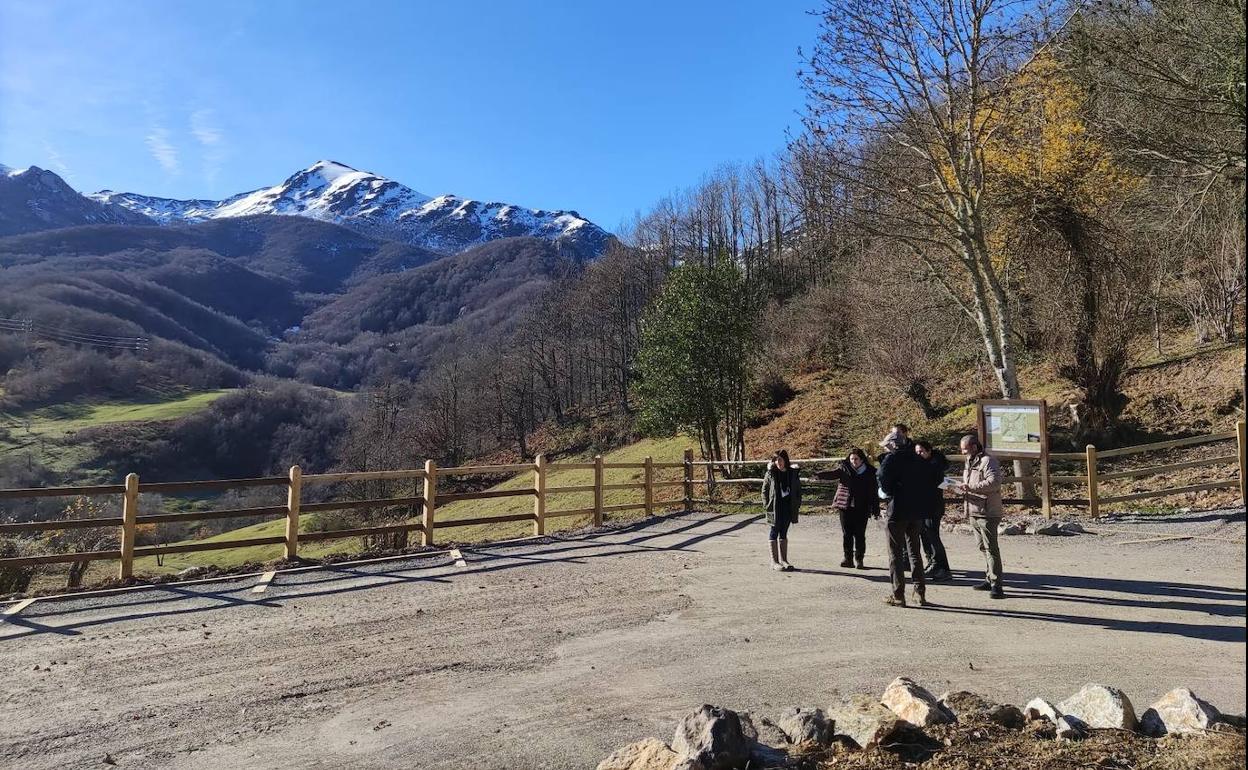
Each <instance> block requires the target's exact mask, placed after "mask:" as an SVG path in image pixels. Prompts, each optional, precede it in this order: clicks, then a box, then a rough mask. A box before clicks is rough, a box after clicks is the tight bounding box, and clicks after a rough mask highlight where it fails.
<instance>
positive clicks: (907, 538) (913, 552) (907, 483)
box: [879, 438, 930, 607]
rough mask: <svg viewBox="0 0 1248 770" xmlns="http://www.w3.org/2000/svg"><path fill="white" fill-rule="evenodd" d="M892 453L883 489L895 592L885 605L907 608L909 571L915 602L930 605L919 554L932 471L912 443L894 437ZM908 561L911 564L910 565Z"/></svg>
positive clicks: (882, 468) (883, 474)
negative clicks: (885, 498)
mask: <svg viewBox="0 0 1248 770" xmlns="http://www.w3.org/2000/svg"><path fill="white" fill-rule="evenodd" d="M887 448H888V449H889V452H888V454H886V455H885V456H884V460H883V462H881V464H880V472H879V480H880V490H881V491H882V492H883V493H884V494H885V495H887V496H888V498H889V501H888V513H887V516H886V529H887V530H888V562H889V565H888V567H889V568H888V574H889V577H890V578H891V580H892V584H893V591H892V593H891V594H890V595H889V596H888V598H887V599H885V600H884V601H885V603H887V604H889V605H891V606H893V607H905V606H906V569H907V568H909V569H910V571H911V572H910V574H911V579H912V580H913V581H914V601H915V604H917V605H918V606H920V607H924V606H926V605H927V583H926V581H925V580H924V575H923V559H922V557H921V556H920V555H919V552H920V537H921V534H922V531H923V516H924V514H925V512H926V510H927V507H928V503H929V499H930V493H929V492H928V480H929V475H930V471H929V470H928V468H927V467H926V465H925V464H924V463H923V460H922V459H921V458H920V457H919V456H918V455H917V454H915V452H914V450H913V448H912V447H911V446H910V442H909V441H908V440H906V441H903V440H901V439H899V438H894V439H892V440H890V441H888V442H887ZM907 562H908V563H907Z"/></svg>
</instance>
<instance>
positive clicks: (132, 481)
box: [120, 473, 139, 580]
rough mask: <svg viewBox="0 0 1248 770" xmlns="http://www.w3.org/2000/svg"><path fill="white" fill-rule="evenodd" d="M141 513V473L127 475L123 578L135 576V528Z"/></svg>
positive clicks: (124, 511)
mask: <svg viewBox="0 0 1248 770" xmlns="http://www.w3.org/2000/svg"><path fill="white" fill-rule="evenodd" d="M138 515H139V474H137V473H131V474H128V475H127V476H126V491H125V494H124V495H123V496H122V498H121V571H120V577H121V579H122V580H125V579H126V578H129V577H133V576H134V530H135V524H136V521H137V517H138Z"/></svg>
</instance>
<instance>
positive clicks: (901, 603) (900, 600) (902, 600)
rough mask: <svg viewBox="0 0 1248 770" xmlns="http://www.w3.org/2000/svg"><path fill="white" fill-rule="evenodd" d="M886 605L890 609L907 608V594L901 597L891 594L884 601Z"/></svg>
mask: <svg viewBox="0 0 1248 770" xmlns="http://www.w3.org/2000/svg"><path fill="white" fill-rule="evenodd" d="M884 603H885V604H887V605H888V606H889V607H905V606H906V597H905V594H902V595H901V596H900V597H897V596H894V595H893V594H889V595H888V596H887V597H886V598H885V599H884Z"/></svg>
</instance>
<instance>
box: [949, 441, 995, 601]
mask: <svg viewBox="0 0 1248 770" xmlns="http://www.w3.org/2000/svg"><path fill="white" fill-rule="evenodd" d="M962 454H964V455H966V456H967V461H966V467H965V468H964V469H963V471H962V486H961V487H960V488H959V490H958V491H959V492H960V493H961V494H962V499H963V501H964V505H965V506H966V515H967V516H968V517H969V518H970V520H971V525H972V526H974V527H975V540H976V541H977V542H978V543H979V550H980V551H981V552H982V553H983V554H984V557H985V560H986V562H987V569H986V571H985V572H984V582H983V583H981V584H979V585H977V586H975V590H976V591H991V592H992V593H991V596H992V598H994V599H1004V598H1005V592H1004V591H1003V590H1002V589H1001V547H1000V545H999V544H998V542H997V530H998V529H999V527H1000V525H1001V517H1002V516H1003V515H1004V514H1005V507H1004V506H1003V505H1002V503H1001V480H1002V478H1004V477H1003V476H1002V474H1001V463H999V462H997V458H995V457H993V456H992V455H990V454H988V453H987V452H985V451H984V446H983V444H981V443H979V437H978V436H975V435H973V434H972V435H967V436H963V437H962Z"/></svg>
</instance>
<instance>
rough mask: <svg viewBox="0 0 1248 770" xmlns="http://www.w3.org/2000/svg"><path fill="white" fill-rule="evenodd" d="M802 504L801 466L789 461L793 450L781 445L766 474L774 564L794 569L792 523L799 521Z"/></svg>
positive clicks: (765, 503) (766, 505) (765, 504)
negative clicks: (790, 547) (791, 542)
mask: <svg viewBox="0 0 1248 770" xmlns="http://www.w3.org/2000/svg"><path fill="white" fill-rule="evenodd" d="M801 504H802V482H801V479H799V478H798V476H797V468H794V467H793V464H792V463H791V462H789V453H788V452H786V451H785V450H783V449H781V450H780V451H779V452H776V453H775V454H774V455H772V456H771V462H770V463H768V464H767V473H765V474H764V475H763V507H764V508H765V509H766V511H767V524H768V525H770V526H771V531H770V532H769V533H768V535H767V540H768V542H769V543H770V544H771V568H772V569H774V570H782V571H784V572H792V571H793V565H792V564H789V525H790V524H793V523H795V522H796V521H797V511H798V508H800V507H801Z"/></svg>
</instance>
